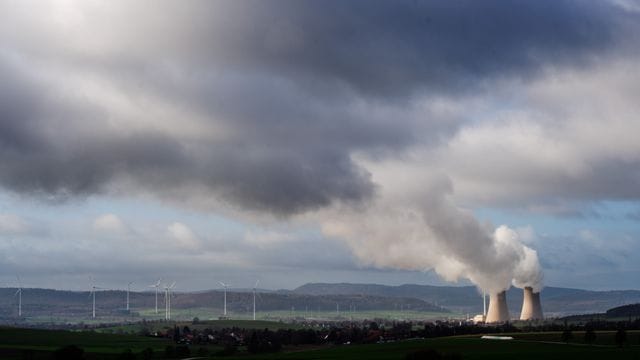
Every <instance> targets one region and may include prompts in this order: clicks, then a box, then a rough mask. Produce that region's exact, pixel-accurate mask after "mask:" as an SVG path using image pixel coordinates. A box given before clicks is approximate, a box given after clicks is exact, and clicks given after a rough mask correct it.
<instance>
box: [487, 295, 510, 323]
mask: <svg viewBox="0 0 640 360" xmlns="http://www.w3.org/2000/svg"><path fill="white" fill-rule="evenodd" d="M506 321H509V309H508V308H507V292H506V291H502V292H499V293H497V294H491V296H489V312H488V313H487V321H486V322H487V323H497V322H506Z"/></svg>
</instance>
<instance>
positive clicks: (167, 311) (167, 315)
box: [164, 281, 176, 320]
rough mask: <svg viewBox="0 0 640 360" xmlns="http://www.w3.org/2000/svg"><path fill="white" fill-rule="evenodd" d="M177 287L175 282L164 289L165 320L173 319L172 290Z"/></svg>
mask: <svg viewBox="0 0 640 360" xmlns="http://www.w3.org/2000/svg"><path fill="white" fill-rule="evenodd" d="M174 286H176V282H175V281H174V282H173V283H172V284H171V285H165V287H164V319H165V320H170V319H171V289H173V287H174Z"/></svg>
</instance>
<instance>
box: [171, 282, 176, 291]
mask: <svg viewBox="0 0 640 360" xmlns="http://www.w3.org/2000/svg"><path fill="white" fill-rule="evenodd" d="M174 286H176V282H175V281H174V282H172V283H171V286H169V289H173V287H174Z"/></svg>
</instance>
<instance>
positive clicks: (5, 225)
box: [0, 214, 31, 236]
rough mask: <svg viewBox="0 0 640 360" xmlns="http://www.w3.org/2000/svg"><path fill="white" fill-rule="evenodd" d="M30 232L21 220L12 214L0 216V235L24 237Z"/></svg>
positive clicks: (27, 225) (28, 227)
mask: <svg viewBox="0 0 640 360" xmlns="http://www.w3.org/2000/svg"><path fill="white" fill-rule="evenodd" d="M30 230H31V229H30V226H29V224H28V223H27V222H26V221H25V220H24V219H23V218H21V217H19V216H17V215H13V214H0V235H5V236H6V235H24V234H26V233H29V232H30Z"/></svg>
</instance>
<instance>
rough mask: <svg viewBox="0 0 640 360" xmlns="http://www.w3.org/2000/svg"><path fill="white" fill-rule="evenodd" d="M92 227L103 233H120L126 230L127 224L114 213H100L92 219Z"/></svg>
mask: <svg viewBox="0 0 640 360" xmlns="http://www.w3.org/2000/svg"><path fill="white" fill-rule="evenodd" d="M93 228H94V229H95V230H97V231H100V232H103V233H111V234H121V235H122V234H124V233H125V232H127V231H128V227H127V225H125V223H124V222H123V221H122V219H120V217H118V216H117V215H115V214H104V215H100V216H99V217H97V218H96V219H95V220H94V221H93Z"/></svg>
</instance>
